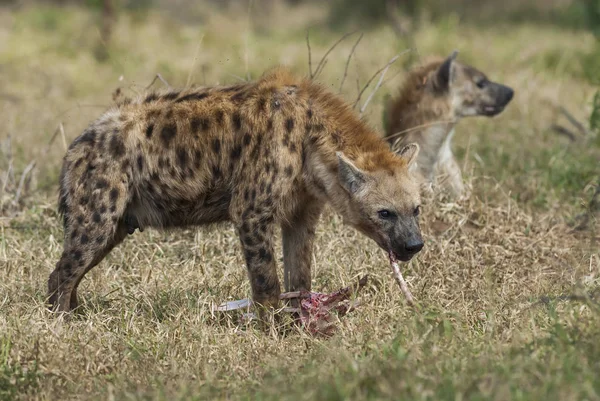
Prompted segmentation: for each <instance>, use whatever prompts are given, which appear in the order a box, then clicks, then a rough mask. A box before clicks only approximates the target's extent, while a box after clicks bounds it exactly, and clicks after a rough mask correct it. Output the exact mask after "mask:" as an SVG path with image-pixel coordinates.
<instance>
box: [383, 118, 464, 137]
mask: <svg viewBox="0 0 600 401" xmlns="http://www.w3.org/2000/svg"><path fill="white" fill-rule="evenodd" d="M455 122H456V120H438V121H433V122H430V123H427V124H421V125H416V126H414V127H411V128H407V129H405V130H402V131H398V132H394V133H393V134H392V135H388V136H386V139H389V138H395V137H397V136H400V135H402V134H405V133H407V132H411V131H416V130H418V129H421V128H427V127H431V126H432V125H437V124H451V123H455Z"/></svg>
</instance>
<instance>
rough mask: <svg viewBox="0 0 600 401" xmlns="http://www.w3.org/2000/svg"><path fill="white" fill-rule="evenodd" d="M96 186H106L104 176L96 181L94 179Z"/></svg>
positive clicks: (102, 187) (101, 187)
mask: <svg viewBox="0 0 600 401" xmlns="http://www.w3.org/2000/svg"><path fill="white" fill-rule="evenodd" d="M96 188H99V189H104V188H108V181H106V180H105V179H104V178H100V179H99V180H98V181H96Z"/></svg>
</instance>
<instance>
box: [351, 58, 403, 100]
mask: <svg viewBox="0 0 600 401" xmlns="http://www.w3.org/2000/svg"><path fill="white" fill-rule="evenodd" d="M411 50H412V49H407V50H404V51H403V52H401V53H399V54H397V55H396V56H394V57H393V58H392V59H391V60H390V61H388V62H387V64H386V65H384V66H383V67H381V68H380V69H379V70H377V71H376V72H375V74H373V75H372V76H371V78H370V79H369V80H368V81H367V83H366V85H365V86H364V87H363V88H362V90H361V91H360V92H359V93H358V96H357V98H356V101H355V102H354V105H353V106H352V108H356V106H357V105H358V103H359V102H360V98H361V97H362V95H363V93H364V92H365V91H366V90H367V88H368V87H369V85H371V82H373V80H374V79H375V77H376V76H377V75H379V74H380V73H381V72H382V71H384V70H386V71H387V69H388V68H389V67H390V65H392V64H394V63H395V62H396V60H398V58H399V57H400V56H402V55H403V54H405V53H408V52H409V51H411Z"/></svg>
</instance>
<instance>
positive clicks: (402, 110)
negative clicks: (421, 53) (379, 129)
mask: <svg viewBox="0 0 600 401" xmlns="http://www.w3.org/2000/svg"><path fill="white" fill-rule="evenodd" d="M442 62H443V61H441V60H440V61H433V62H430V63H428V64H425V65H424V66H422V67H419V68H416V69H414V70H413V71H411V72H410V74H409V75H408V77H407V78H406V79H405V81H404V83H403V85H402V87H401V89H400V92H399V93H398V95H397V96H396V97H395V98H394V99H393V100H391V101H390V103H389V106H388V108H387V120H388V121H387V124H386V127H385V136H386V138H387V139H388V142H389V143H390V144H392V145H394V144H395V145H396V147H397V146H402V145H404V144H406V143H409V142H414V141H417V142H420V143H423V141H425V142H431V144H432V145H433V146H434V147H435V145H436V144H437V142H439V144H437V145H439V146H441V144H442V143H443V141H444V137H445V135H446V134H448V133H449V132H451V131H452V129H453V128H454V126H455V125H456V117H455V116H454V113H453V112H452V105H451V99H450V97H449V96H450V95H449V94H448V93H447V92H440V93H438V94H434V93H433V91H431V90H428V89H430V88H431V86H432V85H434V82H433V80H434V78H435V72H436V71H437V70H438V69H439V67H440V65H441V64H442Z"/></svg>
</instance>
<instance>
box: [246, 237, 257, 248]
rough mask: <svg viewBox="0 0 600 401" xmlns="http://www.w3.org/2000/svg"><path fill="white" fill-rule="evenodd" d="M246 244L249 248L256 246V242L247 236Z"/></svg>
mask: <svg viewBox="0 0 600 401" xmlns="http://www.w3.org/2000/svg"><path fill="white" fill-rule="evenodd" d="M244 244H245V245H248V246H254V245H256V241H255V240H254V238H252V237H251V236H250V235H246V236H245V237H244Z"/></svg>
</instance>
